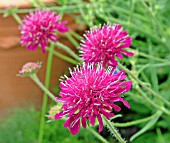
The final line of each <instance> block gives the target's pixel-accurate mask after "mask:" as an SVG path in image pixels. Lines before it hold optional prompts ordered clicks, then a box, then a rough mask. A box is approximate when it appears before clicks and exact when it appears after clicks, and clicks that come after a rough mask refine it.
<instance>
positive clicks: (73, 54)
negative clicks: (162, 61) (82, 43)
mask: <svg viewBox="0 0 170 143" xmlns="http://www.w3.org/2000/svg"><path fill="white" fill-rule="evenodd" d="M55 46H57V47H58V48H61V49H63V50H64V51H66V52H67V53H68V54H69V55H70V56H72V57H73V58H75V59H76V60H77V61H79V62H82V61H81V60H80V57H79V56H78V55H76V54H75V53H74V52H73V51H72V50H71V49H70V48H69V47H67V46H65V45H63V44H62V43H60V42H57V43H55Z"/></svg>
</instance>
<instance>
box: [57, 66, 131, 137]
mask: <svg viewBox="0 0 170 143" xmlns="http://www.w3.org/2000/svg"><path fill="white" fill-rule="evenodd" d="M109 68H110V69H109V70H108V71H107V70H106V69H105V68H103V67H102V65H101V64H98V65H97V67H96V65H95V64H94V63H92V64H83V66H82V67H78V66H77V67H76V68H75V69H74V71H72V70H70V74H71V77H70V78H68V77H67V76H65V77H66V80H63V81H62V82H61V83H60V88H61V91H60V94H59V95H60V96H61V98H57V101H59V102H61V103H63V106H62V109H63V111H61V112H60V113H58V114H56V116H55V119H57V120H58V119H60V118H62V117H63V116H65V115H68V119H67V120H66V122H65V123H64V127H67V128H68V129H69V130H70V132H71V133H72V134H77V133H78V132H79V130H80V123H82V126H83V127H84V128H86V123H87V122H88V121H89V122H90V124H91V125H92V126H93V125H94V124H95V121H96V119H98V122H99V132H100V131H102V129H103V122H102V115H103V116H105V117H106V118H107V119H110V117H112V116H114V113H113V110H116V111H117V112H119V111H120V110H121V108H120V107H119V106H118V105H116V104H115V102H122V103H123V104H124V105H125V106H126V107H128V108H130V105H129V104H128V102H127V101H125V100H124V99H123V98H122V97H121V96H120V94H122V93H125V92H128V91H129V90H130V89H131V84H132V82H131V81H122V80H124V79H125V78H126V75H125V72H124V71H123V70H122V71H120V72H119V73H117V74H115V73H112V72H111V70H112V68H111V67H109Z"/></svg>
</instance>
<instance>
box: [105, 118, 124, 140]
mask: <svg viewBox="0 0 170 143" xmlns="http://www.w3.org/2000/svg"><path fill="white" fill-rule="evenodd" d="M103 117H104V116H103ZM104 121H105V124H106V126H107V127H108V128H109V130H110V132H111V133H112V134H113V135H114V136H115V138H116V139H117V140H118V141H119V142H120V143H126V141H125V140H124V139H123V138H122V137H121V136H120V134H119V133H118V131H117V130H116V129H115V128H114V127H113V125H112V123H111V122H110V121H109V120H108V119H106V117H104Z"/></svg>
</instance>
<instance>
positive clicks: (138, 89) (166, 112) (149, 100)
mask: <svg viewBox="0 0 170 143" xmlns="http://www.w3.org/2000/svg"><path fill="white" fill-rule="evenodd" d="M136 90H137V91H138V92H139V93H140V94H141V95H142V96H143V97H144V98H145V99H146V101H147V102H148V103H150V105H152V106H153V107H155V108H156V109H158V110H161V111H162V112H164V113H165V114H167V115H169V116H170V112H169V111H168V110H166V109H165V108H164V107H161V106H159V105H157V104H155V103H154V102H153V101H152V100H151V99H150V98H148V97H147V95H146V94H145V93H144V92H143V91H142V90H141V89H140V88H139V87H138V88H136Z"/></svg>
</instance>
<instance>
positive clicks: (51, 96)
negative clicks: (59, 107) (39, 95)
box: [30, 74, 55, 100]
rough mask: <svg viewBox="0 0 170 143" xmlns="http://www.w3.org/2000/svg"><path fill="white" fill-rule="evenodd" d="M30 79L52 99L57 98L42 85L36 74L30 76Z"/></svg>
mask: <svg viewBox="0 0 170 143" xmlns="http://www.w3.org/2000/svg"><path fill="white" fill-rule="evenodd" d="M30 78H31V79H32V80H33V81H34V82H35V83H36V84H37V85H38V86H39V87H40V88H41V89H42V90H43V91H44V92H45V93H46V94H47V95H49V97H50V98H51V99H53V100H54V99H55V96H54V95H53V94H52V93H51V92H50V91H49V90H48V89H47V88H46V87H45V86H44V85H43V84H42V83H41V81H40V80H39V78H38V77H37V75H36V74H33V75H31V76H30Z"/></svg>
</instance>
